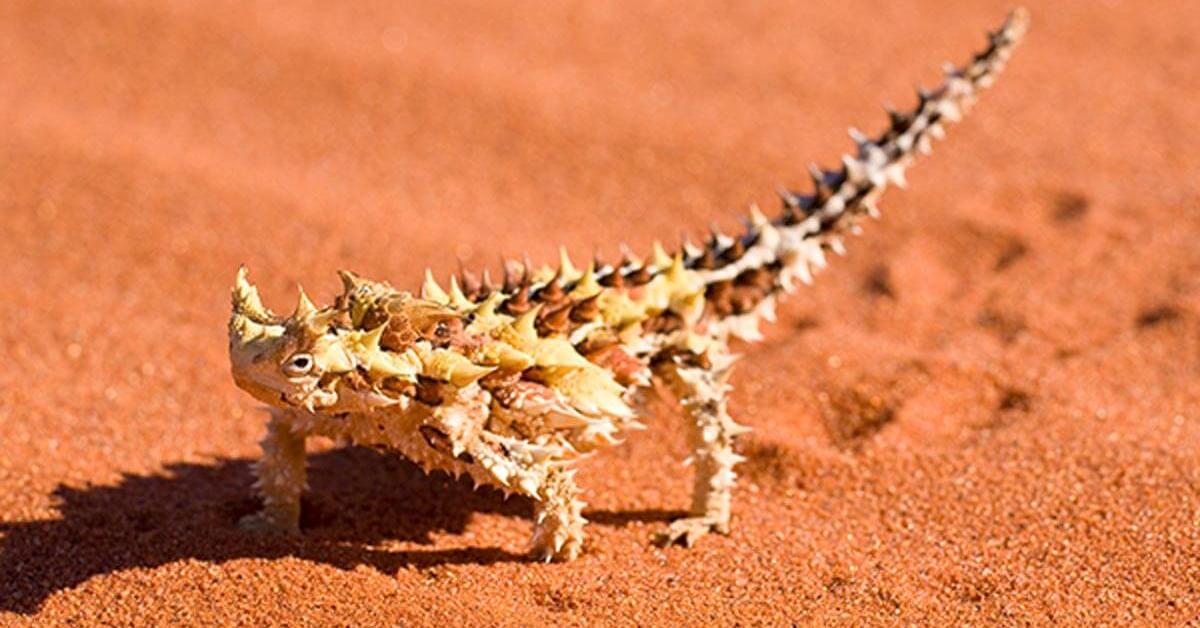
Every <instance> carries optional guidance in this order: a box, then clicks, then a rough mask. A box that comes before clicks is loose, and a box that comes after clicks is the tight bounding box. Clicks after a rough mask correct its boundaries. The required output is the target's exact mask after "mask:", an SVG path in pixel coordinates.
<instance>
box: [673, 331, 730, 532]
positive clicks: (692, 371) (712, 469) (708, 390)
mask: <svg viewBox="0 0 1200 628" xmlns="http://www.w3.org/2000/svg"><path fill="white" fill-rule="evenodd" d="M716 357H718V358H720V359H718V360H717V363H718V364H719V365H720V366H714V364H713V362H710V361H709V360H708V359H706V358H704V357H702V356H696V355H692V354H683V355H676V356H672V357H671V358H670V359H668V360H665V361H664V362H663V363H661V364H660V365H658V366H657V367H656V368H655V372H656V374H658V375H659V377H661V378H662V379H663V380H664V381H665V382H666V383H667V385H668V386H669V387H670V388H671V390H672V392H674V393H675V395H676V396H677V397H678V398H679V401H680V403H681V405H682V406H683V411H684V413H685V414H686V416H687V419H688V428H689V429H688V443H689V444H690V445H691V448H692V455H691V462H692V466H693V467H694V468H695V480H694V484H693V487H692V508H691V516H689V517H685V518H682V519H677V520H675V521H673V522H671V524H670V525H668V526H667V527H666V528H665V529H664V530H662V531H661V532H659V533H658V534H657V535H656V541H657V542H658V543H659V544H661V545H669V544H671V543H675V542H682V543H683V544H684V545H686V546H688V547H691V546H692V544H693V543H695V542H696V540H697V539H699V538H700V537H702V536H704V535H705V534H707V533H709V532H718V533H721V534H728V533H729V514H730V504H731V501H732V495H733V487H734V482H735V480H736V478H737V474H736V473H734V470H733V467H734V465H736V464H737V463H739V462H741V461H743V460H745V458H744V457H742V456H739V455H738V454H736V453H734V450H733V444H734V439H735V438H736V437H737V435H738V434H742V433H744V432H747V431H749V428H747V427H745V426H742V425H739V424H737V423H735V422H734V421H733V419H732V418H730V416H729V413H728V411H727V410H726V395H727V394H728V392H729V390H730V386H729V384H728V383H727V380H728V377H729V373H730V368H731V367H730V364H729V363H730V361H731V360H729V359H727V356H724V355H721V356H716Z"/></svg>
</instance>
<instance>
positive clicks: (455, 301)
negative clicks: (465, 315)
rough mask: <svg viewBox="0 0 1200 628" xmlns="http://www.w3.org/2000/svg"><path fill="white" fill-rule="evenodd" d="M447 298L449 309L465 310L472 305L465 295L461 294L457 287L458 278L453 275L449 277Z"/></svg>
mask: <svg viewBox="0 0 1200 628" xmlns="http://www.w3.org/2000/svg"><path fill="white" fill-rule="evenodd" d="M449 297H450V307H452V308H454V309H456V310H465V309H467V308H469V307H471V305H472V303H471V300H470V299H468V298H467V295H465V294H463V291H462V289H461V288H459V287H458V278H456V277H455V276H454V275H451V276H450V293H449Z"/></svg>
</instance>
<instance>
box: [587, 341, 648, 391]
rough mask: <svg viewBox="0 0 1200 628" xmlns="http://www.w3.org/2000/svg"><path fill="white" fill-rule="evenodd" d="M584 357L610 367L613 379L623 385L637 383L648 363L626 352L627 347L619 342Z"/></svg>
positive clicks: (600, 365) (594, 362)
mask: <svg viewBox="0 0 1200 628" xmlns="http://www.w3.org/2000/svg"><path fill="white" fill-rule="evenodd" d="M584 357H585V358H587V359H588V361H589V362H591V363H592V364H595V365H596V366H599V367H602V368H605V369H608V371H609V372H610V373H612V374H613V379H615V380H617V383H618V384H621V385H622V386H631V385H633V384H635V383H637V382H638V379H639V378H638V375H639V374H641V373H644V372H645V370H646V365H644V364H642V363H641V361H639V360H638V359H637V358H635V357H633V356H631V355H629V354H628V353H626V352H625V349H623V348H622V347H621V345H617V344H612V345H608V346H606V347H604V348H601V349H596V350H594V351H591V352H589V353H585V354H584Z"/></svg>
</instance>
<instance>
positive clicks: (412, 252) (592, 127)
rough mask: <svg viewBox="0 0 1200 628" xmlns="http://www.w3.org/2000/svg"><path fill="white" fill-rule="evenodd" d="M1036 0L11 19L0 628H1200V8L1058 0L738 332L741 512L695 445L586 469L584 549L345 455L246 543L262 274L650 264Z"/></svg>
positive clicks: (958, 58) (282, 302)
mask: <svg viewBox="0 0 1200 628" xmlns="http://www.w3.org/2000/svg"><path fill="white" fill-rule="evenodd" d="M1008 8H1009V7H1008V5H1007V4H1005V3H1004V2H998V1H991V0H978V1H975V0H972V1H968V2H936V1H934V0H903V1H901V2H891V3H877V2H870V1H868V0H845V1H843V2H839V3H836V4H832V3H831V4H826V3H808V2H776V1H772V2H754V3H734V2H723V3H722V2H706V3H685V2H643V3H632V2H631V3H621V4H617V3H602V2H562V3H533V2H515V3H514V2H497V1H491V0H488V1H485V0H453V1H450V2H406V3H390V2H356V3H345V4H339V3H328V2H311V1H301V2H296V1H292V2H261V3H253V4H248V3H243V2H233V1H229V0H213V1H211V2H184V1H170V2H163V1H159V0H126V1H117V0H98V1H95V2H86V1H76V2H71V1H62V0H6V1H5V2H2V3H0V86H2V87H0V217H2V220H0V268H3V269H4V271H5V272H4V282H3V290H4V296H3V299H2V300H0V313H2V314H3V321H4V325H2V326H0V356H3V360H0V428H2V429H0V623H2V624H5V625H38V626H45V625H62V624H68V623H70V624H74V625H95V624H104V625H223V624H231V625H232V624H240V625H291V626H304V625H308V626H328V625H406V626H446V625H462V626H486V625H527V626H542V625H585V624H586V625H645V626H649V625H705V626H714V625H788V624H800V625H814V624H815V625H889V624H920V625H993V624H998V625H1016V624H1038V625H1045V624H1063V625H1130V624H1139V625H1150V624H1155V625H1180V624H1183V623H1186V622H1188V621H1189V620H1190V621H1196V620H1197V616H1198V614H1200V410H1198V408H1200V405H1198V404H1200V246H1198V245H1197V242H1198V241H1200V184H1198V181H1200V179H1198V178H1197V173H1198V172H1200V151H1198V150H1197V148H1196V147H1197V146H1198V145H1200V124H1198V123H1200V108H1198V105H1197V102H1198V100H1197V99H1198V98H1200V37H1198V36H1197V34H1196V25H1197V24H1198V23H1200V5H1197V4H1196V3H1194V2H1184V1H1177V2H1168V1H1160V2H1140V3H1135V2H1117V1H1111V2H1072V1H1067V0H1061V1H1053V0H1045V1H1042V0H1030V1H1029V9H1030V11H1031V13H1032V17H1033V27H1032V29H1031V31H1030V33H1029V36H1028V38H1027V40H1026V42H1025V44H1024V45H1023V46H1022V47H1021V48H1020V49H1019V50H1018V51H1017V53H1016V55H1015V56H1014V58H1013V60H1012V63H1011V64H1010V65H1009V68H1008V70H1007V71H1006V72H1005V74H1004V75H1003V76H1002V77H1001V78H1000V80H999V81H998V82H997V83H996V85H995V87H994V88H993V89H992V90H990V91H989V92H987V93H986V94H985V95H984V97H983V99H982V100H981V101H980V103H979V105H978V106H977V107H976V108H975V109H974V110H973V111H972V113H971V115H970V116H969V117H968V118H967V119H966V120H965V121H964V122H963V123H962V124H960V125H957V126H955V127H952V128H951V129H950V132H949V137H948V138H947V139H946V140H945V141H944V142H941V143H938V144H937V145H936V148H935V150H934V154H933V155H932V156H931V157H929V158H926V159H924V160H923V161H922V162H921V163H919V164H918V165H917V166H916V167H915V168H914V169H913V170H912V171H911V172H910V174H909V189H907V190H892V191H890V192H889V193H888V195H887V196H886V197H885V198H884V200H883V202H882V209H883V219H882V220H881V221H878V222H871V223H869V224H867V225H866V230H865V233H864V234H863V235H862V236H861V237H857V238H854V239H852V240H850V241H849V242H848V245H849V246H848V248H849V253H848V255H847V256H846V257H844V258H835V259H834V261H833V263H832V264H831V268H830V269H828V270H827V271H825V272H824V273H822V274H821V275H820V276H819V277H818V278H817V281H816V285H814V286H813V287H811V288H804V289H802V290H800V291H799V292H798V293H796V294H795V295H794V296H793V297H792V298H791V299H790V300H788V301H786V302H785V304H784V305H783V306H782V307H781V308H780V316H779V322H778V323H777V324H775V325H773V326H771V327H769V328H767V329H765V332H766V340H765V342H762V343H759V344H754V345H739V346H738V347H737V351H738V352H740V353H742V354H744V358H743V359H742V361H741V362H740V364H739V367H738V370H737V372H736V374H735V375H734V379H733V384H734V385H735V386H736V391H735V393H734V395H733V402H732V404H733V405H732V412H733V413H734V415H735V417H736V418H737V419H738V420H739V421H740V422H742V423H746V424H748V425H749V426H751V427H753V428H754V431H753V433H751V434H749V435H747V436H746V437H745V438H744V439H743V441H742V443H741V445H740V449H741V451H742V453H743V454H744V455H746V456H747V457H748V458H749V460H748V461H747V462H745V463H744V464H743V465H741V467H740V470H741V472H742V475H743V478H742V482H741V485H740V490H739V491H738V492H737V495H736V503H735V507H734V520H733V526H734V528H733V532H732V534H731V535H729V536H710V537H707V538H704V539H702V540H701V541H700V543H698V544H697V546H696V547H694V548H692V549H685V548H682V547H671V548H666V549H660V548H658V547H655V546H653V545H651V544H650V542H649V539H650V536H651V535H652V533H653V532H654V531H655V530H657V529H659V527H661V526H663V525H664V523H665V522H667V521H669V520H670V519H671V518H673V517H675V516H679V515H680V514H681V513H682V511H683V510H684V509H685V508H687V506H688V504H689V496H688V494H689V489H690V478H689V472H688V469H687V468H686V467H684V466H682V463H681V461H682V459H683V458H684V457H685V456H686V454H687V447H686V444H685V439H684V430H683V424H682V419H681V418H680V417H679V415H678V413H677V412H676V411H675V409H674V407H673V406H672V404H671V403H670V401H669V400H662V401H658V402H655V403H654V404H652V405H651V407H650V409H649V417H648V419H647V420H646V422H647V423H648V425H649V430H648V432H647V433H641V434H633V435H632V437H631V438H630V439H629V441H628V443H627V444H626V445H625V446H623V447H619V448H616V449H612V450H609V451H606V452H605V453H603V454H601V455H600V456H599V457H598V458H597V459H595V460H593V461H592V462H591V463H590V464H587V465H585V466H584V467H583V469H582V471H581V473H580V476H579V480H580V482H581V484H582V485H583V486H584V487H585V489H586V500H587V501H588V502H589V504H590V505H589V506H588V508H587V510H586V512H585V515H586V516H587V517H588V518H589V519H590V520H591V521H592V524H591V525H590V526H589V534H590V542H589V545H588V547H587V549H586V553H585V554H584V556H583V557H582V558H581V559H580V560H578V561H576V562H574V563H570V564H551V565H544V564H535V563H531V562H528V561H527V560H526V559H525V550H526V547H527V545H526V544H527V541H528V533H529V528H530V525H531V521H530V513H531V507H530V504H529V503H528V502H523V501H521V500H519V499H512V500H509V501H507V502H506V501H504V500H503V499H502V496H501V495H500V494H499V493H497V492H495V491H492V490H490V489H488V490H482V491H473V490H472V489H471V487H470V485H469V484H467V483H466V481H465V480H464V481H463V482H461V483H460V482H456V481H454V480H452V479H449V478H447V477H445V476H442V475H435V476H431V477H426V476H424V475H423V474H422V473H420V471H419V470H418V469H416V468H415V467H413V466H412V465H410V464H409V463H407V462H405V461H404V460H402V459H400V458H397V457H393V456H387V455H383V454H380V453H377V452H375V451H371V450H363V449H355V448H336V447H334V446H333V445H332V444H330V443H324V444H322V443H316V444H315V446H314V448H313V451H314V453H313V454H312V456H311V465H310V483H311V487H310V490H309V491H308V493H307V496H306V498H305V503H304V514H303V535H302V536H301V537H299V538H287V537H285V538H263V537H254V536H247V535H246V534H244V533H242V532H240V531H239V530H238V529H237V528H236V525H235V524H236V521H237V519H238V518H239V517H240V516H242V515H245V514H247V513H250V512H253V511H254V510H255V509H256V508H257V502H256V500H255V498H254V496H253V493H252V490H251V487H250V484H251V475H250V465H251V463H252V461H253V460H254V459H255V458H256V456H257V453H258V445H257V441H258V440H259V438H260V437H261V435H262V434H263V431H264V423H265V418H264V414H263V412H262V410H261V408H259V407H258V404H257V403H256V402H255V401H254V400H253V399H251V398H250V397H249V396H248V395H245V394H244V393H242V392H240V391H239V390H238V389H237V388H236V387H235V386H234V385H233V383H232V381H231V379H230V377H229V372H228V357H227V354H226V328H225V325H226V321H227V318H228V310H229V292H228V291H229V287H230V285H231V283H232V280H233V276H234V271H235V270H236V268H237V266H238V264H239V263H246V264H247V265H248V266H249V268H250V269H251V272H252V273H253V276H254V278H255V279H256V280H257V281H258V283H259V285H260V287H261V288H262V289H263V291H264V296H265V298H266V300H267V302H268V304H270V305H272V306H274V307H275V309H277V310H284V311H290V308H291V306H292V304H293V303H294V302H295V298H296V297H295V294H296V288H295V286H296V284H297V283H301V284H303V285H304V287H305V288H306V289H307V290H308V291H309V293H310V294H312V295H313V296H314V298H315V299H317V300H318V301H322V302H327V301H329V300H330V299H332V297H333V296H334V295H335V294H336V293H337V292H339V291H340V283H339V282H338V278H337V275H336V273H335V271H336V270H337V269H340V268H348V269H353V270H355V271H358V272H360V273H362V274H364V275H367V276H370V277H373V278H378V279H386V280H389V281H390V282H392V283H393V284H395V285H397V286H404V287H411V288H415V287H416V286H417V285H418V284H419V280H420V277H421V275H422V274H423V272H424V269H425V268H426V267H429V268H432V269H433V271H434V272H435V273H436V274H438V275H439V276H441V277H447V276H449V274H450V273H451V272H453V271H454V270H455V269H456V268H457V265H458V260H460V259H461V260H463V261H464V263H465V264H466V265H467V266H468V267H471V268H477V269H478V268H485V267H490V268H493V269H495V268H498V267H499V260H500V258H501V256H509V257H520V256H522V255H525V254H528V255H529V256H530V257H531V258H532V259H533V260H534V261H539V262H540V261H551V260H553V259H555V258H556V251H557V249H558V247H559V246H560V245H565V246H566V247H568V249H569V250H571V251H575V252H578V254H579V256H580V257H581V258H587V257H589V256H591V254H592V252H593V251H599V252H600V253H601V254H603V255H606V256H610V257H613V256H616V255H618V248H617V247H618V245H619V244H620V243H622V242H624V243H626V244H628V245H630V246H631V247H633V248H634V249H635V250H641V251H647V250H648V249H649V246H650V244H651V242H652V241H653V240H655V239H663V240H665V241H667V242H668V243H676V242H678V238H679V233H680V231H681V230H686V231H688V232H690V233H692V234H702V233H703V232H704V231H705V229H706V228H707V225H708V224H709V223H710V222H712V221H716V222H717V223H718V224H719V225H721V226H723V227H726V228H734V227H735V226H736V225H737V224H738V220H739V219H740V217H742V216H744V215H745V212H746V208H747V206H748V204H749V203H751V202H757V203H758V204H760V205H761V206H763V207H764V208H772V210H774V208H775V207H777V206H778V200H777V199H776V198H775V196H774V190H775V189H776V188H777V186H779V185H788V186H792V187H794V188H798V189H801V190H803V189H804V188H805V186H806V181H807V175H806V168H807V165H808V164H809V163H810V162H813V161H816V162H820V163H824V164H834V163H836V162H837V159H838V157H839V155H840V154H841V153H842V152H846V151H848V150H851V149H852V147H853V146H852V144H851V142H850V140H849V139H848V138H847V137H846V135H845V129H846V127H848V126H857V127H859V128H862V129H864V130H866V131H870V132H875V131H878V130H879V129H880V128H882V126H883V125H884V123H885V116H884V114H883V110H882V108H881V104H882V103H884V102H888V101H890V102H892V103H895V104H896V105H897V106H900V107H908V106H911V105H912V103H913V102H914V100H915V97H914V96H913V85H914V84H916V83H918V82H920V83H924V84H926V85H930V86H932V85H934V84H935V83H936V82H937V81H938V80H939V78H940V73H939V68H940V66H941V64H942V62H944V61H947V60H951V61H955V62H964V61H966V60H967V59H969V57H970V54H971V53H972V52H973V51H975V50H977V49H980V48H981V47H982V46H983V45H984V42H985V40H984V37H983V33H984V31H985V30H986V29H989V28H992V27H994V26H996V25H998V24H999V23H1000V21H1001V19H1002V18H1003V16H1004V14H1005V12H1006V11H1007V9H1008Z"/></svg>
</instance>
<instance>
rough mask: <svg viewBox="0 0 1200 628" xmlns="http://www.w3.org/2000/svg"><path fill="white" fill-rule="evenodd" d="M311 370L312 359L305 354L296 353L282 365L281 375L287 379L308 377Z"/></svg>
mask: <svg viewBox="0 0 1200 628" xmlns="http://www.w3.org/2000/svg"><path fill="white" fill-rule="evenodd" d="M312 368H313V357H312V356H311V355H309V354H307V353H296V354H294V355H292V357H290V358H288V359H287V362H284V363H283V373H284V375H287V376H288V377H300V376H302V375H308V372H309V371H311V370H312Z"/></svg>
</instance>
